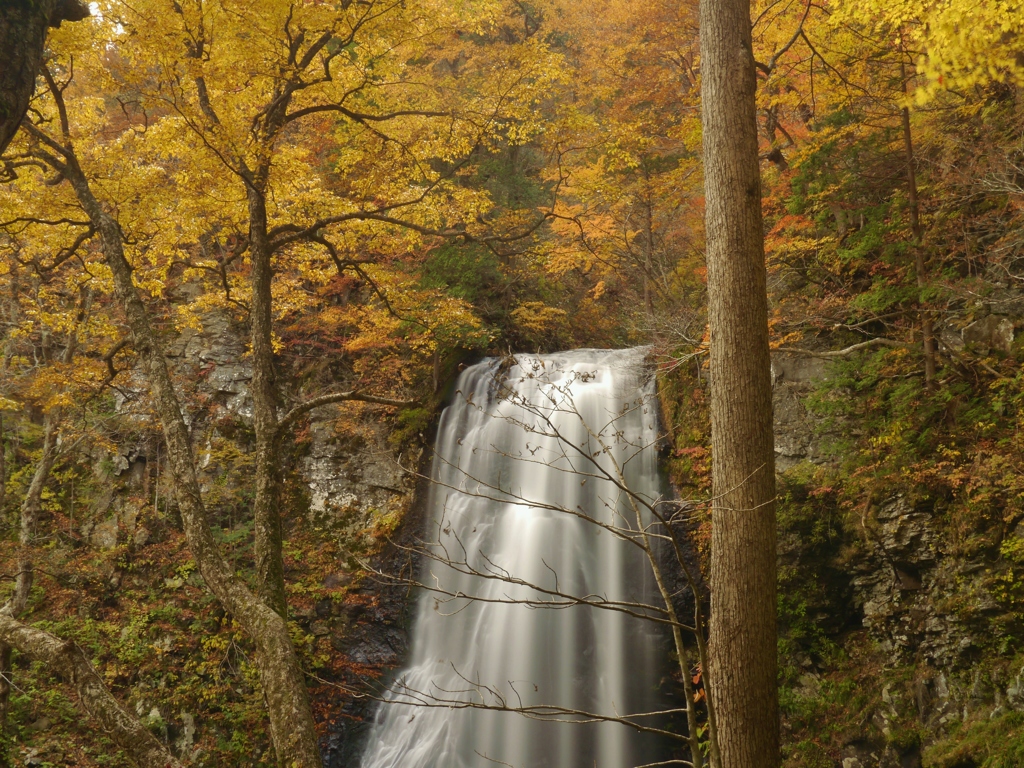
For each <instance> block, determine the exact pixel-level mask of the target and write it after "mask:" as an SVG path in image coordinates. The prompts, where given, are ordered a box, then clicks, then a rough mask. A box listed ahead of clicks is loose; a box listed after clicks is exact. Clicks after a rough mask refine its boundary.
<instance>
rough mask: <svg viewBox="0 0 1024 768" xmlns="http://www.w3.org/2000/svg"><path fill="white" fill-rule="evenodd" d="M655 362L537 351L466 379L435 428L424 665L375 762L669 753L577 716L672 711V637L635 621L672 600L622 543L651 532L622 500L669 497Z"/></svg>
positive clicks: (616, 760)
mask: <svg viewBox="0 0 1024 768" xmlns="http://www.w3.org/2000/svg"><path fill="white" fill-rule="evenodd" d="M644 355H645V350H643V349H639V350H576V351H573V352H565V353H560V354H552V355H539V356H538V355H532V356H526V355H524V356H521V357H519V358H518V359H517V360H516V361H515V362H514V363H513V364H512V365H511V366H507V363H504V364H503V363H502V361H500V360H496V359H492V360H486V361H484V362H482V363H479V364H477V365H475V366H472V367H470V368H467V369H466V370H465V371H464V372H463V373H462V374H461V375H460V377H459V380H458V383H457V392H456V396H455V399H454V402H453V403H452V404H451V405H450V406H448V407H447V408H446V409H445V411H444V413H443V414H442V417H441V423H440V426H439V429H438V436H437V442H436V455H435V459H434V465H433V470H432V473H433V475H432V477H433V480H434V484H433V487H432V490H431V494H430V499H429V505H430V515H431V523H430V528H429V531H428V534H427V537H426V538H427V541H428V545H427V547H426V550H427V554H426V556H425V557H424V565H423V572H422V574H421V576H420V581H421V583H422V584H423V586H424V589H423V590H422V592H421V594H420V596H419V598H418V605H417V615H416V618H415V624H414V628H413V634H412V645H411V653H410V659H409V662H408V666H407V667H406V668H405V669H404V670H403V671H402V672H401V674H400V675H399V677H398V679H397V681H396V683H395V684H394V685H393V686H392V690H391V693H389V696H388V698H389V702H388V703H386V704H384V705H382V706H381V708H380V711H379V713H378V715H377V718H376V720H375V722H374V724H373V726H372V729H371V733H370V737H369V741H368V744H367V749H366V751H365V753H364V757H363V760H362V768H399V767H401V768H411V767H412V766H415V767H416V768H482V767H483V766H502V765H504V766H512V767H513V768H594V767H595V766H597V768H629V767H630V766H636V765H642V764H645V763H650V762H655V761H657V760H663V759H666V758H665V755H666V751H665V747H664V744H663V743H662V742H661V740H660V738H659V737H658V736H656V735H652V734H649V733H637V732H636V730H635V729H634V728H631V727H629V726H627V725H623V724H620V723H613V722H607V721H604V722H590V723H582V724H581V723H580V722H569V721H584V720H590V719H592V718H588V717H587V716H585V715H581V714H576V713H592V714H596V715H600V716H602V717H623V716H633V715H636V714H638V713H644V712H655V711H659V710H663V709H665V706H666V705H665V702H664V698H663V696H662V694H661V693H660V692H659V688H660V687H661V683H662V678H663V676H664V675H665V673H666V669H665V661H666V659H667V657H668V646H667V643H666V633H665V632H664V631H663V630H662V629H661V628H660V627H659V625H657V624H655V623H652V622H650V621H646V620H644V619H642V618H638V617H636V616H634V615H630V613H633V614H637V613H640V614H645V613H648V614H649V613H650V611H649V609H645V608H643V607H640V608H638V607H636V606H638V605H640V606H642V605H644V604H649V605H654V606H657V605H658V604H659V597H658V595H657V593H656V590H655V585H654V580H653V576H652V571H651V568H650V565H649V564H648V562H647V560H646V556H645V555H644V553H643V551H642V550H641V549H640V548H639V547H637V546H635V545H634V544H632V543H630V542H629V541H627V540H626V538H624V536H623V535H616V532H617V531H618V532H619V533H620V534H625V536H626V537H628V536H640V532H639V528H638V523H637V510H638V509H640V507H637V505H636V504H635V503H631V500H630V494H628V493H625V492H624V491H623V488H628V489H629V490H630V492H631V493H632V494H634V495H636V496H637V497H639V498H643V499H647V500H649V501H653V500H654V499H656V498H658V497H660V492H661V481H660V479H659V473H658V467H657V455H656V450H655V445H654V444H655V441H656V437H657V416H656V408H655V404H654V402H653V398H654V389H653V386H654V385H653V380H652V377H651V376H650V375H649V371H647V370H646V369H645V366H644ZM506 367H507V368H506ZM641 520H643V521H644V524H646V523H647V522H649V518H644V517H641ZM613 529H615V530H613ZM467 596H469V597H467ZM580 602H584V603H587V604H583V605H581V604H580ZM595 603H602V605H603V607H598V606H595V605H594V604H595ZM502 709H520V710H525V711H526V712H527V714H523V713H522V712H510V711H501V710H502ZM552 720H557V721H559V722H552ZM637 722H642V723H644V724H645V725H651V726H660V725H662V722H660V721H658V720H657V719H656V718H651V717H647V718H638V719H637Z"/></svg>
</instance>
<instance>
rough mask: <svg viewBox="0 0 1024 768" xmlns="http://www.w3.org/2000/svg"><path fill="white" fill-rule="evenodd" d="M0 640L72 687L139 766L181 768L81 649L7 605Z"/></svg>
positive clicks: (1, 616) (1, 618) (84, 706)
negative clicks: (33, 624) (24, 619)
mask: <svg viewBox="0 0 1024 768" xmlns="http://www.w3.org/2000/svg"><path fill="white" fill-rule="evenodd" d="M0 642H3V643H4V644H5V645H7V646H10V647H13V648H16V649H17V650H18V651H19V652H21V653H24V654H25V655H26V656H29V657H30V658H32V659H35V660H36V661H39V662H42V663H43V664H44V665H45V666H46V668H47V669H48V670H50V671H52V672H56V673H57V674H59V675H61V676H62V677H64V678H65V679H67V680H69V681H70V682H71V683H72V684H74V686H75V690H76V691H77V693H78V700H79V702H80V703H81V707H82V709H83V710H85V712H86V714H88V715H89V716H90V717H92V718H94V719H95V720H96V721H97V722H98V724H99V725H100V727H101V728H102V729H103V731H104V733H106V734H107V735H109V736H110V738H111V739H113V741H114V743H115V744H117V746H119V747H120V748H121V749H123V750H124V751H125V752H126V753H127V754H128V756H129V757H130V758H131V759H132V760H133V761H134V762H135V763H136V764H137V765H139V766H142V768H181V763H180V762H178V760H177V759H175V757H174V756H173V755H172V754H171V753H170V752H168V751H167V749H165V748H164V746H163V745H162V744H161V743H160V742H159V741H157V739H156V737H155V736H154V735H153V734H152V733H150V732H149V731H148V730H147V729H146V726H144V725H143V724H142V723H141V722H140V721H139V719H138V718H137V717H135V716H134V715H132V714H130V713H129V712H127V711H126V710H125V709H124V708H123V707H122V706H121V705H120V704H119V703H118V701H117V699H115V698H114V697H113V696H112V695H111V693H110V691H109V690H107V687H106V685H104V684H103V679H102V678H101V677H100V676H99V674H97V672H96V670H95V668H94V667H93V666H92V664H90V663H89V660H88V659H87V658H86V656H85V654H84V653H82V650H81V649H80V648H79V647H78V646H77V645H75V644H74V643H72V642H69V641H64V640H61V639H60V638H59V637H56V636H55V635H51V634H50V633H49V632H44V631H43V630H41V629H36V628H35V627H31V626H29V625H28V624H23V623H21V622H20V621H18V620H16V619H14V618H13V617H12V616H11V615H10V613H9V606H8V607H5V608H4V609H3V610H2V611H0Z"/></svg>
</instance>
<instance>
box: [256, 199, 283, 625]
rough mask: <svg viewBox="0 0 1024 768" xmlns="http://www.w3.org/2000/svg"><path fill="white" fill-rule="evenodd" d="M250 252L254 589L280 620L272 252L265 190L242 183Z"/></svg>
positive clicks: (280, 529)
mask: <svg viewBox="0 0 1024 768" xmlns="http://www.w3.org/2000/svg"><path fill="white" fill-rule="evenodd" d="M246 191H247V194H248V198H249V253H250V256H251V259H252V276H251V280H250V286H251V298H250V304H249V319H250V320H249V321H250V326H251V327H250V339H251V344H252V384H251V385H250V387H249V393H250V394H251V395H252V403H253V427H254V430H255V432H256V456H255V459H256V496H255V501H254V504H253V527H254V532H255V542H254V549H255V556H256V585H257V586H256V589H257V592H258V593H259V596H260V597H261V598H262V599H263V600H264V602H266V603H267V605H269V606H270V607H271V608H273V609H274V610H275V611H277V612H278V613H279V614H280V615H281V616H287V615H288V601H287V597H286V595H285V590H284V551H283V541H282V538H283V532H282V526H281V512H280V509H281V503H280V502H281V482H280V471H279V465H280V457H279V442H278V439H277V426H278V424H277V421H278V419H277V406H278V403H279V397H278V389H277V382H276V380H275V376H274V348H273V336H272V333H273V314H272V312H273V305H272V297H271V291H270V288H271V282H272V280H273V269H272V266H271V257H272V254H271V247H270V242H269V238H268V237H267V200H266V195H265V193H264V191H263V190H262V189H260V188H257V187H256V186H255V185H254V184H251V183H250V184H247V187H246Z"/></svg>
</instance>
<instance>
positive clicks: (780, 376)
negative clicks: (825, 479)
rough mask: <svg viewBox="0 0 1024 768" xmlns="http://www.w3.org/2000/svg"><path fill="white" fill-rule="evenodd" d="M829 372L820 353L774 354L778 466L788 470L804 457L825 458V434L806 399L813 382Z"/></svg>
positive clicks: (814, 460)
mask: <svg viewBox="0 0 1024 768" xmlns="http://www.w3.org/2000/svg"><path fill="white" fill-rule="evenodd" d="M825 372H826V361H825V360H823V359H821V358H817V357H803V356H800V355H794V354H786V353H784V352H776V353H775V354H773V356H772V406H773V408H774V412H775V469H776V471H778V472H785V471H786V470H788V469H791V468H793V467H794V466H796V465H797V464H799V463H800V462H802V461H811V462H820V461H823V460H824V459H825V452H824V450H823V437H822V435H820V434H818V432H817V425H816V423H815V420H814V419H813V417H812V416H811V415H810V414H809V413H808V412H807V407H806V405H805V400H806V398H807V395H808V394H809V393H810V391H811V389H812V388H813V387H814V382H815V381H817V380H818V379H820V378H822V377H823V376H824V375H825Z"/></svg>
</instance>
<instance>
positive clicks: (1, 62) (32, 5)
mask: <svg viewBox="0 0 1024 768" xmlns="http://www.w3.org/2000/svg"><path fill="white" fill-rule="evenodd" d="M88 15H89V7H88V6H87V5H86V4H85V3H83V2H79V0H4V2H3V4H2V5H0V153H2V152H3V151H4V149H5V148H6V147H7V145H8V144H9V143H10V141H11V139H12V138H13V137H14V134H15V133H16V132H17V130H18V126H19V125H20V124H21V119H22V118H23V117H24V116H25V112H26V111H28V102H29V99H31V98H32V93H33V91H35V87H36V75H38V74H39V65H40V64H41V63H42V60H43V48H44V47H45V45H46V29H47V27H59V26H60V24H61V22H62V21H80V20H81V19H84V18H85V17H87V16H88Z"/></svg>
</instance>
